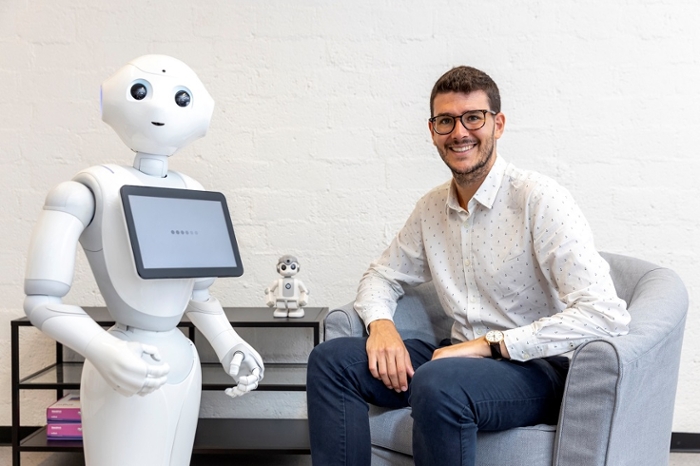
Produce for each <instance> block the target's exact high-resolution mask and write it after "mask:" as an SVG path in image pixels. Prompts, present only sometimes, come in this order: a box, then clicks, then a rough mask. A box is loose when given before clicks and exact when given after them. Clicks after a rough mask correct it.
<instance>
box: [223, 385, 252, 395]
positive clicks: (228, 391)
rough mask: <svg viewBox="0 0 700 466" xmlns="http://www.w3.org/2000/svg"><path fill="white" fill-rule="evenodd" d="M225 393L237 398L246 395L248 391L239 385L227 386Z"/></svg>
mask: <svg viewBox="0 0 700 466" xmlns="http://www.w3.org/2000/svg"><path fill="white" fill-rule="evenodd" d="M224 393H226V394H227V395H228V396H230V397H231V398H236V397H237V396H241V395H245V394H246V393H248V392H244V391H242V390H241V389H240V388H239V387H238V386H235V387H233V388H227V389H226V391H225V392H224Z"/></svg>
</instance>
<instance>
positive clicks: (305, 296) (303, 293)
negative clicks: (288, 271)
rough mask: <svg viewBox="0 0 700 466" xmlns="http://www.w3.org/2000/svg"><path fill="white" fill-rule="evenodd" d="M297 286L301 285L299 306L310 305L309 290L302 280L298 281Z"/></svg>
mask: <svg viewBox="0 0 700 466" xmlns="http://www.w3.org/2000/svg"><path fill="white" fill-rule="evenodd" d="M297 284H298V285H299V306H306V305H307V304H309V290H308V289H307V288H306V287H305V286H304V282H302V281H301V280H297Z"/></svg>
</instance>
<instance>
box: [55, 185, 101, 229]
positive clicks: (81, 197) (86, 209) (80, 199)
mask: <svg viewBox="0 0 700 466" xmlns="http://www.w3.org/2000/svg"><path fill="white" fill-rule="evenodd" d="M44 210H55V211H59V212H65V213H68V214H71V215H73V216H74V217H76V218H77V219H78V220H80V222H81V223H82V224H83V225H85V226H88V225H89V224H90V222H91V221H92V217H93V215H94V214H95V197H94V196H93V194H92V191H91V190H90V189H89V188H88V187H87V186H85V185H84V184H82V183H78V182H77V181H64V182H63V183H60V184H58V185H56V186H55V187H54V188H53V189H52V190H51V191H49V194H48V195H47V196H46V201H45V202H44Z"/></svg>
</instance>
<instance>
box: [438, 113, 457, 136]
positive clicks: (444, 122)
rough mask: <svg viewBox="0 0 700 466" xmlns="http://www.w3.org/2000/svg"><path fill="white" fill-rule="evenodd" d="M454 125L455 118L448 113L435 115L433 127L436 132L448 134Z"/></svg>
mask: <svg viewBox="0 0 700 466" xmlns="http://www.w3.org/2000/svg"><path fill="white" fill-rule="evenodd" d="M454 127H455V119H454V117H451V116H449V115H440V116H436V117H435V121H434V123H433V128H435V132H436V133H438V134H449V133H451V132H452V130H453V129H454Z"/></svg>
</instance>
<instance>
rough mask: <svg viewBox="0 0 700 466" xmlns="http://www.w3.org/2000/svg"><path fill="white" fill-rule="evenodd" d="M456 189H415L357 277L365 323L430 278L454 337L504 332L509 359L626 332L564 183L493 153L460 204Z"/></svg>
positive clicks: (623, 311) (623, 313)
mask: <svg viewBox="0 0 700 466" xmlns="http://www.w3.org/2000/svg"><path fill="white" fill-rule="evenodd" d="M455 189H456V188H455V186H454V184H453V181H452V180H451V181H449V182H447V183H445V184H443V185H441V186H438V187H437V188H434V189H433V190H431V191H430V192H429V193H428V194H426V195H425V196H423V198H421V199H420V200H419V201H418V203H417V204H416V207H415V209H414V210H413V213H412V214H411V216H410V217H409V219H408V221H407V222H406V224H405V225H404V226H403V228H402V229H401V231H400V232H399V233H398V234H397V236H396V237H395V238H394V240H393V241H392V243H391V244H390V245H389V247H388V248H387V249H386V251H384V253H383V254H382V256H381V257H380V258H379V259H378V260H377V261H376V262H373V263H372V264H371V265H370V267H369V269H368V270H367V272H366V273H365V274H364V276H363V277H362V280H361V281H360V286H359V289H358V295H357V300H356V302H355V309H356V310H357V312H358V313H359V315H360V317H361V318H362V320H363V321H364V323H365V325H369V324H370V322H372V321H374V320H377V319H390V320H391V319H392V317H393V314H394V311H395V310H396V301H397V299H398V298H399V297H400V296H402V295H403V288H402V285H403V284H406V285H409V286H413V285H418V284H420V283H423V282H426V281H430V280H432V281H433V283H434V285H435V288H436V289H437V293H438V296H439V298H440V302H441V304H442V307H443V309H444V310H445V312H446V313H447V314H448V315H449V316H450V317H452V318H453V319H454V324H453V326H452V340H453V342H460V341H466V340H472V339H475V338H478V337H481V336H483V335H484V334H486V332H487V331H488V330H491V329H495V330H502V331H504V334H505V344H506V347H507V348H508V352H509V353H510V356H511V358H512V359H514V360H520V361H526V360H529V359H532V358H541V357H548V356H555V355H560V354H563V353H566V352H569V351H571V350H573V349H574V348H576V347H577V346H578V345H579V344H581V343H583V342H585V341H588V340H591V339H593V338H596V337H607V336H617V335H624V334H626V333H627V331H628V324H629V321H630V315H629V313H628V312H627V305H626V303H625V302H624V301H623V300H621V299H619V298H618V297H617V295H616V293H615V286H614V285H613V282H612V278H611V277H610V268H609V266H608V263H607V262H606V261H605V260H604V259H603V258H602V257H601V256H600V255H599V254H598V252H597V251H596V248H595V246H594V243H593V235H592V233H591V229H590V227H589V225H588V222H587V221H586V219H585V218H584V216H583V213H582V212H581V210H580V209H579V207H578V206H577V205H576V203H575V202H574V200H573V198H572V196H571V194H570V193H569V192H568V191H567V190H566V189H564V188H562V187H561V186H560V185H559V184H557V183H556V182H555V181H554V180H552V179H550V178H548V177H546V176H543V175H541V174H538V173H535V172H532V171H525V170H520V169H518V168H516V167H514V166H513V165H512V164H508V163H506V162H505V161H504V160H503V159H502V158H501V157H497V159H496V162H495V163H494V166H493V167H492V169H491V171H490V172H489V174H488V176H487V177H486V179H485V180H484V182H483V183H482V185H481V186H480V187H479V189H478V191H477V192H476V194H475V195H474V197H473V198H472V199H471V200H470V201H469V203H468V205H467V210H464V209H463V208H462V207H460V205H459V202H458V200H457V196H456V191H455Z"/></svg>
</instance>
